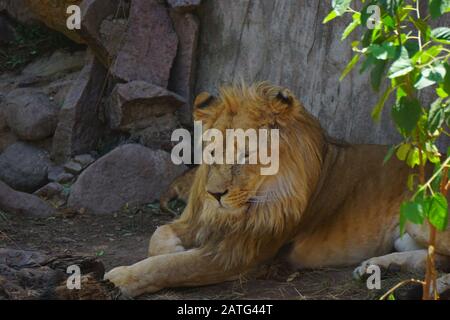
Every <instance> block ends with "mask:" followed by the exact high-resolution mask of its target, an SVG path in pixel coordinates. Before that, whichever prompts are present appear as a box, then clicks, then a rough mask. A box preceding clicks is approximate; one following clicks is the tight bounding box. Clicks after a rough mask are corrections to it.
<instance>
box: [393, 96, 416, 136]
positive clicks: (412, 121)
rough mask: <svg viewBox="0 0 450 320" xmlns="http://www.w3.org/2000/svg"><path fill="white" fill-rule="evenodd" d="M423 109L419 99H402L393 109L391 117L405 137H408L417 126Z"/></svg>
mask: <svg viewBox="0 0 450 320" xmlns="http://www.w3.org/2000/svg"><path fill="white" fill-rule="evenodd" d="M421 113H422V109H421V107H420V103H419V101H418V100H417V99H409V98H408V97H406V96H404V97H401V98H400V101H398V102H397V103H396V104H395V105H394V107H393V108H392V111H391V115H392V118H393V119H394V122H395V124H396V125H397V128H398V129H399V131H400V133H402V134H403V135H408V134H409V133H411V131H413V130H414V128H415V127H416V125H417V121H419V118H420V115H421Z"/></svg>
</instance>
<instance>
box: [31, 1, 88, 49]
mask: <svg viewBox="0 0 450 320" xmlns="http://www.w3.org/2000/svg"><path fill="white" fill-rule="evenodd" d="M25 1H26V4H25V6H26V9H28V11H31V12H32V13H33V14H34V15H36V17H37V18H38V19H39V20H40V21H42V22H43V23H45V25H46V26H47V27H49V28H51V29H54V30H56V31H59V32H61V33H63V34H64V35H65V36H67V37H68V38H70V39H72V40H73V41H75V42H78V43H84V41H83V39H82V38H81V37H80V35H79V34H78V32H77V30H76V29H75V30H69V28H67V18H68V17H69V15H68V14H67V8H68V7H69V6H70V5H80V4H81V2H82V1H83V0H58V1H55V0H39V1H35V0H25ZM30 9H31V10H30Z"/></svg>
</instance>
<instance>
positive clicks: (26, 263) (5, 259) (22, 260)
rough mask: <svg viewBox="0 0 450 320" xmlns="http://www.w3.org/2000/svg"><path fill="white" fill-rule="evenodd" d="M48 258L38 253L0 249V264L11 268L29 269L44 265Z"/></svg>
mask: <svg viewBox="0 0 450 320" xmlns="http://www.w3.org/2000/svg"><path fill="white" fill-rule="evenodd" d="M47 260H48V257H47V256H46V255H45V254H43V253H41V252H38V251H26V250H16V249H9V248H0V264H4V265H7V266H8V267H11V268H16V269H20V268H30V267H35V266H39V265H42V264H44V263H45V262H46V261H47Z"/></svg>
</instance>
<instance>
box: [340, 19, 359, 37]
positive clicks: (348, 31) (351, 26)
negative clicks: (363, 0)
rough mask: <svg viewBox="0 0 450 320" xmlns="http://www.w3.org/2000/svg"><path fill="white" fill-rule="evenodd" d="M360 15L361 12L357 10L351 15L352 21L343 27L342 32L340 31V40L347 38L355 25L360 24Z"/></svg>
mask: <svg viewBox="0 0 450 320" xmlns="http://www.w3.org/2000/svg"><path fill="white" fill-rule="evenodd" d="M360 15H361V14H360V13H358V12H357V13H355V14H354V15H353V21H352V22H351V23H350V24H349V25H348V26H347V27H346V28H345V30H344V32H343V33H342V37H341V40H345V39H347V37H348V36H349V35H350V34H351V33H352V32H353V30H355V29H356V27H357V26H359V25H360V24H361V19H360Z"/></svg>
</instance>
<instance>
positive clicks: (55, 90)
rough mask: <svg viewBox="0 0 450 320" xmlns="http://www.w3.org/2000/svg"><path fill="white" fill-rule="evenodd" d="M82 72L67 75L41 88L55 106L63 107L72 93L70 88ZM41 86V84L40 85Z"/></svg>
mask: <svg viewBox="0 0 450 320" xmlns="http://www.w3.org/2000/svg"><path fill="white" fill-rule="evenodd" d="M80 71H81V69H80V70H77V71H75V72H71V73H68V74H65V75H64V76H63V77H61V78H58V79H56V80H54V81H51V82H50V83H48V84H46V85H44V86H42V87H40V88H41V89H42V91H43V92H44V93H45V94H46V95H47V96H48V97H49V100H50V101H51V102H53V103H54V104H55V105H57V106H59V107H62V106H63V105H64V100H65V99H66V96H67V94H68V93H69V91H70V88H71V87H72V86H73V84H74V83H75V82H76V80H77V78H78V76H79V74H80ZM39 86H40V84H39Z"/></svg>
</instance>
